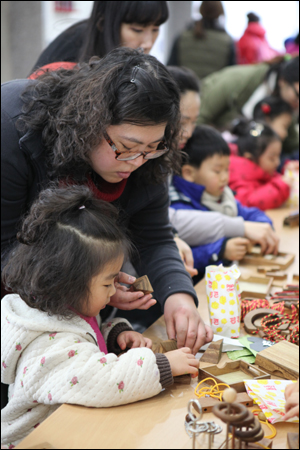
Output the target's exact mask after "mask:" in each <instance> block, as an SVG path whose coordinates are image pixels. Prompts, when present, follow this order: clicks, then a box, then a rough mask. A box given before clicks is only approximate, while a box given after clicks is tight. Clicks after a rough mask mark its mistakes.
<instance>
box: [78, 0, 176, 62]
mask: <svg viewBox="0 0 300 450" xmlns="http://www.w3.org/2000/svg"><path fill="white" fill-rule="evenodd" d="M168 17H169V10H168V4H167V2H159V1H150V2H148V1H147V2H144V1H136V2H132V1H128V2H127V1H119V2H118V1H113V2H97V1H96V2H94V6H93V10H92V13H91V16H90V18H89V19H88V20H86V21H84V22H86V23H87V32H86V34H85V37H84V41H83V44H82V47H81V49H80V53H79V61H80V62H83V61H84V62H88V61H89V59H90V58H91V57H92V56H99V57H100V58H102V57H103V56H104V55H106V54H107V53H109V52H110V51H111V50H113V49H114V48H116V47H119V45H120V44H121V42H120V28H121V24H122V23H135V24H139V25H143V26H147V25H152V24H153V25H157V26H159V25H161V24H163V23H164V22H166V21H167V20H168ZM82 23H83V22H80V24H82ZM76 26H78V24H75V25H74V27H76Z"/></svg>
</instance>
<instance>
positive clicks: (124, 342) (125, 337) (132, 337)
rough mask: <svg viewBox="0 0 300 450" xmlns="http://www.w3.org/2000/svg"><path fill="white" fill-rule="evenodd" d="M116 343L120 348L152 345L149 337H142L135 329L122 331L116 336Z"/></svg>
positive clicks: (148, 346) (149, 346)
mask: <svg viewBox="0 0 300 450" xmlns="http://www.w3.org/2000/svg"><path fill="white" fill-rule="evenodd" d="M117 343H118V345H119V347H120V348H121V349H122V350H125V348H138V347H147V348H151V347H152V341H151V339H148V338H144V336H143V335H142V334H141V333H137V332H136V331H122V333H120V334H119V335H118V337H117Z"/></svg>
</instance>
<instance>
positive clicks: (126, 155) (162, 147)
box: [104, 133, 169, 161]
mask: <svg viewBox="0 0 300 450" xmlns="http://www.w3.org/2000/svg"><path fill="white" fill-rule="evenodd" d="M104 138H105V140H106V142H107V143H108V144H109V145H110V147H111V148H112V149H113V151H114V152H115V155H116V159H117V160H118V161H131V160H133V159H136V158H139V157H140V156H141V155H143V157H144V159H155V158H159V157H160V156H162V155H164V154H165V153H167V152H168V151H169V149H168V147H167V146H166V144H165V142H164V141H161V142H160V143H159V144H158V146H157V148H156V149H155V150H152V151H150V152H134V151H132V150H125V151H123V152H119V150H118V149H117V147H116V145H115V144H114V143H113V141H112V140H111V138H110V137H109V136H108V134H107V133H104Z"/></svg>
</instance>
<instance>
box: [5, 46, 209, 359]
mask: <svg viewBox="0 0 300 450" xmlns="http://www.w3.org/2000/svg"><path fill="white" fill-rule="evenodd" d="M24 91H26V92H24ZM23 92H24V93H23ZM24 111H25V114H24ZM178 121H179V93H178V89H177V86H176V84H175V82H174V81H173V79H172V77H171V76H170V75H169V73H168V71H167V69H166V68H165V67H164V65H163V64H161V63H160V62H159V61H157V59H156V58H154V57H152V56H150V55H145V54H142V53H141V52H140V51H136V50H130V49H128V48H120V49H116V50H113V51H112V52H110V53H109V54H108V55H107V56H106V57H104V58H103V59H102V60H99V59H98V58H95V59H92V60H91V61H90V63H89V64H84V63H83V64H82V66H80V67H79V68H78V67H77V68H74V69H73V70H69V71H66V70H58V71H56V72H46V73H45V74H44V75H41V76H40V77H39V79H38V81H36V80H14V81H11V82H8V83H6V84H4V85H3V86H2V133H1V137H2V165H1V166H2V183H3V187H2V215H1V217H2V233H1V236H2V249H1V256H2V261H3V262H4V263H5V258H6V256H7V254H8V252H9V251H10V249H11V248H12V247H13V245H14V243H15V236H16V231H17V228H18V222H19V220H20V217H21V215H22V214H24V213H26V211H28V207H29V205H30V204H31V203H32V201H33V200H34V199H35V198H36V196H37V193H38V192H39V191H40V190H41V189H42V188H43V187H44V186H45V185H47V182H48V180H49V179H50V178H59V179H61V180H70V178H71V180H72V182H77V183H86V184H88V186H89V187H90V188H91V189H92V190H93V192H94V193H95V195H96V196H98V197H99V198H102V199H104V200H106V201H110V202H112V203H114V204H116V205H117V206H118V208H119V209H120V218H121V219H120V220H121V221H122V222H123V224H124V226H126V227H127V229H128V232H129V234H130V237H131V239H132V240H133V243H134V245H135V246H136V248H137V257H136V259H135V261H132V262H133V264H134V266H135V268H136V270H137V273H138V274H140V275H144V274H147V275H148V276H149V279H150V281H151V283H152V285H153V288H154V291H155V297H156V299H157V301H158V302H159V303H158V305H159V307H158V311H157V310H156V317H155V315H154V317H150V318H149V315H147V316H146V319H147V320H148V322H146V323H145V326H148V324H149V322H150V323H151V321H153V320H155V319H156V318H157V316H159V315H161V314H162V312H164V314H165V320H166V326H167V332H168V335H169V337H170V338H175V336H177V341H178V345H179V347H181V346H183V345H185V346H189V347H190V348H191V349H192V350H193V352H196V351H197V350H198V349H199V348H200V346H201V345H203V343H204V342H206V341H207V340H211V339H212V333H211V329H210V328H209V327H206V326H204V324H203V322H202V319H201V317H200V315H199V313H198V310H197V308H196V304H197V296H196V293H195V291H194V289H193V286H192V281H191V278H190V276H189V274H188V273H187V272H186V270H185V269H184V266H183V263H182V261H181V259H180V256H179V253H178V250H177V248H176V245H175V243H174V239H173V235H172V232H171V226H170V225H169V219H168V189H167V184H166V178H167V175H168V173H169V172H170V170H171V169H172V168H173V169H175V168H176V164H177V163H178V161H179V159H180V156H179V153H178V150H177V141H176V138H177V134H178V131H179V128H178V126H179V122H178ZM157 157H159V158H157ZM116 158H118V159H116ZM120 158H121V159H120ZM125 278H126V277H125ZM119 281H123V282H124V281H125V282H128V283H129V284H131V283H132V280H131V283H130V279H129V278H128V277H127V278H126V279H122V280H119ZM140 294H141V293H139V295H140ZM143 298H144V300H145V296H143ZM136 300H137V296H136V293H134V292H130V291H128V290H126V289H125V288H124V287H123V288H121V287H119V289H117V293H116V294H115V296H113V297H112V301H111V305H113V306H115V307H118V306H122V303H123V304H124V303H126V304H128V303H130V302H131V301H136ZM148 300H149V298H148ZM148 300H147V301H148ZM150 311H151V309H150V310H149V312H150ZM147 312H148V311H147ZM150 319H151V320H150Z"/></svg>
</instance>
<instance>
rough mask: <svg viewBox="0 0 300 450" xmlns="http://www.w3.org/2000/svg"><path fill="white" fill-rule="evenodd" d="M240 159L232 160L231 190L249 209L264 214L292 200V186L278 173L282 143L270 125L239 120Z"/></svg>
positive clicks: (237, 128) (237, 133) (233, 158)
mask: <svg viewBox="0 0 300 450" xmlns="http://www.w3.org/2000/svg"><path fill="white" fill-rule="evenodd" d="M232 132H233V134H235V135H236V136H238V139H237V141H236V144H237V146H238V156H235V155H231V157H230V181H229V187H230V188H231V189H232V190H233V191H234V192H235V197H236V198H237V199H238V200H239V201H240V202H241V203H242V204H243V205H245V206H256V207H257V208H259V209H261V210H263V211H264V210H266V209H273V208H278V207H279V206H281V205H282V204H283V203H284V202H285V201H286V200H287V199H288V197H289V194H290V184H289V183H290V182H289V180H288V179H286V178H285V177H284V176H282V175H280V174H279V173H277V172H276V169H277V167H278V166H279V164H280V154H281V147H282V144H281V140H280V138H279V136H278V134H277V133H275V131H273V130H272V129H271V128H270V127H269V126H268V125H267V124H264V123H262V122H261V123H260V122H254V121H251V122H249V121H247V120H245V119H241V120H239V121H238V122H237V123H236V124H235V126H234V128H233V130H232Z"/></svg>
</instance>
